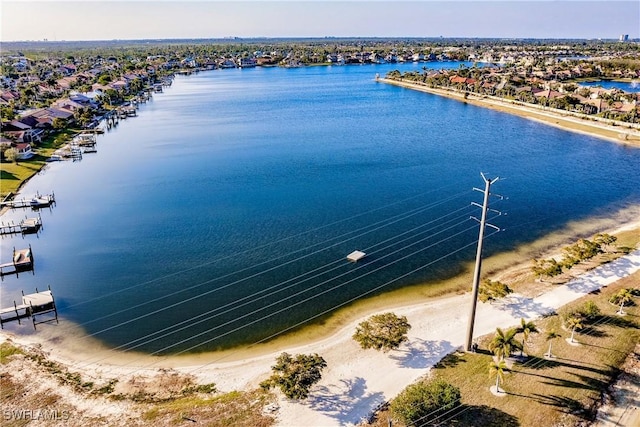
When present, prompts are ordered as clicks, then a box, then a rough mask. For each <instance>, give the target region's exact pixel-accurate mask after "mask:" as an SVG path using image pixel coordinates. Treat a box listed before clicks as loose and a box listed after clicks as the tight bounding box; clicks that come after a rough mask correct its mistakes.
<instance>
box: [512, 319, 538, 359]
mask: <svg viewBox="0 0 640 427" xmlns="http://www.w3.org/2000/svg"><path fill="white" fill-rule="evenodd" d="M517 331H518V333H520V334H522V348H521V349H520V355H522V352H523V351H524V344H525V342H526V341H528V340H529V335H531V334H537V333H538V332H540V331H539V330H538V327H537V326H536V324H535V323H533V322H527V321H525V320H524V319H520V326H518V328H517Z"/></svg>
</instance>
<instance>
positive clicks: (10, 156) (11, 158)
mask: <svg viewBox="0 0 640 427" xmlns="http://www.w3.org/2000/svg"><path fill="white" fill-rule="evenodd" d="M4 158H5V159H6V160H7V161H8V162H16V163H18V150H16V149H15V148H13V147H12V148H7V149H6V150H5V151H4Z"/></svg>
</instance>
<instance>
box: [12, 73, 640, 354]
mask: <svg viewBox="0 0 640 427" xmlns="http://www.w3.org/2000/svg"><path fill="white" fill-rule="evenodd" d="M442 65H443V64H441V63H440V64H429V66H430V67H440V66H442ZM444 65H447V66H450V67H457V66H458V64H456V63H449V64H446V63H445V64H444ZM421 67H422V64H421V65H420V67H418V66H417V65H414V64H402V65H400V64H396V65H384V66H343V67H310V68H296V69H283V68H267V69H264V68H254V69H244V70H219V71H212V72H202V73H199V74H195V75H191V76H178V77H177V78H176V79H175V81H174V84H173V86H172V87H170V88H167V89H166V91H165V92H164V93H162V94H155V95H154V99H153V101H151V102H149V103H147V104H145V105H142V106H141V108H140V111H139V116H138V117H136V118H130V119H127V120H126V121H122V122H121V123H120V124H119V125H118V127H117V128H116V129H115V130H112V131H110V132H108V133H107V134H105V135H103V136H100V137H99V142H98V153H97V154H86V155H85V156H84V158H83V160H82V161H81V162H75V163H73V162H63V163H56V164H51V165H49V166H48V168H47V170H46V171H44V172H43V173H41V174H40V175H38V176H37V177H36V178H34V179H33V180H32V181H30V182H29V183H28V185H27V186H26V188H25V189H24V191H23V193H24V194H25V195H26V196H30V195H32V194H34V193H35V192H36V191H39V192H41V193H46V192H50V191H55V194H56V198H57V200H58V204H57V206H56V207H55V208H54V209H52V210H44V211H42V218H43V223H44V230H43V232H42V233H41V234H40V235H39V236H26V237H25V238H24V240H23V239H22V238H21V237H13V238H4V239H3V240H2V242H1V244H2V246H1V247H2V259H3V260H6V259H8V257H10V251H11V248H12V247H13V246H16V247H18V248H20V247H23V246H26V245H28V244H31V245H32V247H33V250H34V253H35V256H36V269H35V274H34V275H31V274H30V273H26V274H21V275H20V277H19V278H16V277H12V276H7V277H5V278H4V281H3V282H2V283H1V284H0V287H1V288H2V305H3V306H6V305H8V304H10V303H11V301H13V299H16V298H18V297H19V295H20V290H25V291H26V292H31V291H33V289H34V288H35V287H38V288H40V289H42V288H44V287H46V286H47V285H51V287H52V289H53V290H54V294H55V296H56V298H57V301H58V305H59V307H60V312H61V314H62V316H63V322H62V324H61V325H62V326H60V327H61V328H62V327H64V324H65V323H68V322H76V323H78V324H80V325H82V326H83V328H84V329H85V330H86V331H87V333H89V334H93V335H94V336H95V337H97V338H99V339H102V340H104V342H106V343H107V344H109V345H112V346H123V348H135V349H137V350H144V351H147V352H159V353H170V352H173V353H175V352H180V351H204V350H211V349H219V348H227V347H231V346H237V345H244V344H249V343H253V342H257V341H260V340H262V339H265V338H268V337H270V336H272V335H275V334H278V333H281V332H282V331H285V330H288V329H289V328H293V327H295V326H297V325H299V324H301V323H304V322H305V321H306V320H308V319H311V318H315V320H317V321H321V320H322V316H323V315H324V314H326V313H328V312H330V311H331V310H332V309H334V308H335V307H338V306H340V305H344V304H348V303H349V301H351V300H354V299H357V298H359V297H362V296H365V295H375V294H378V293H381V292H384V291H387V290H391V289H396V288H398V287H402V286H407V285H410V284H415V283H418V282H421V281H425V280H438V279H442V278H446V277H450V276H452V275H454V274H456V273H459V272H460V271H461V268H462V267H461V265H462V263H467V262H470V261H472V260H473V259H474V256H475V244H474V242H475V240H476V239H477V232H478V226H477V224H476V223H475V222H474V221H473V220H471V219H469V217H470V216H471V215H475V216H478V215H479V211H478V209H477V208H475V207H473V206H471V205H470V202H472V201H476V202H481V200H482V195H481V194H480V193H479V192H477V191H473V190H472V188H473V187H483V181H482V179H481V177H480V172H485V173H486V174H487V176H488V177H490V178H493V177H495V176H498V175H499V176H500V177H503V178H506V179H503V180H499V181H498V182H496V183H495V184H494V187H493V191H494V192H496V193H499V194H504V195H505V196H508V199H504V200H499V199H497V198H495V199H494V200H493V207H495V208H496V209H499V210H501V211H504V212H507V213H508V215H506V216H504V215H503V216H500V217H497V218H494V219H493V223H495V224H496V225H498V226H500V227H501V228H504V229H505V231H504V232H503V233H498V234H496V235H491V236H490V237H488V238H487V244H486V245H485V253H486V254H487V255H489V254H492V253H497V252H500V251H506V250H510V249H513V248H515V247H517V246H518V245H519V244H522V243H526V242H530V241H532V240H534V239H536V238H539V237H541V236H543V235H545V234H547V233H549V232H552V231H553V230H555V229H559V228H561V227H563V226H565V225H566V224H567V223H568V222H569V221H574V220H580V219H585V218H589V217H592V216H597V215H606V214H608V213H610V212H612V211H615V210H617V209H619V208H620V207H623V206H626V205H629V204H637V203H638V202H640V185H638V183H639V182H640V168H638V167H637V166H638V164H640V150H637V149H632V148H628V147H623V146H620V145H616V144H613V143H610V142H607V141H603V140H599V139H595V138H590V137H586V136H583V135H579V134H574V133H569V132H565V131H562V130H559V129H556V128H553V127H547V126H544V125H541V124H538V123H535V122H532V121H528V120H525V119H522V118H519V117H514V116H511V115H508V114H504V113H500V112H496V111H492V110H488V109H483V108H478V107H474V106H470V105H466V104H463V103H460V102H456V101H453V100H449V99H446V98H441V97H437V96H433V95H428V94H424V93H419V92H415V91H411V90H406V89H402V88H398V87H394V86H390V85H385V84H382V83H376V82H375V81H374V76H375V74H376V73H379V74H380V75H382V76H384V75H385V74H386V72H387V71H390V70H392V69H401V70H402V71H406V70H411V69H418V68H421ZM24 215H30V213H29V212H26V211H14V212H11V213H8V214H6V215H5V216H4V217H3V220H5V221H6V220H9V219H11V218H20V217H24ZM487 233H488V234H491V233H492V229H489V230H488V231H487ZM355 249H360V250H364V251H365V252H367V253H368V254H369V256H367V258H365V260H363V262H359V263H357V264H351V263H348V262H347V261H345V256H346V255H347V254H348V253H350V252H351V251H353V250H355ZM181 322H182V323H181ZM43 327H54V326H43ZM11 328H13V329H16V330H25V331H26V330H27V329H28V326H26V327H25V326H22V327H19V326H17V325H12V326H11ZM21 328H22V329H21Z"/></svg>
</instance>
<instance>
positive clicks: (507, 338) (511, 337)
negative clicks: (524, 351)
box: [489, 328, 521, 360]
mask: <svg viewBox="0 0 640 427" xmlns="http://www.w3.org/2000/svg"><path fill="white" fill-rule="evenodd" d="M517 333H518V329H516V328H511V329H509V330H507V331H506V332H505V331H503V330H502V329H500V328H496V334H495V336H494V337H493V340H492V341H491V343H489V350H491V351H492V352H493V354H495V355H496V357H497V358H498V359H500V360H504V359H505V357H509V356H510V355H511V352H512V351H513V350H517V349H520V348H521V344H520V343H519V342H518V341H517V340H516V338H515V337H516V334H517Z"/></svg>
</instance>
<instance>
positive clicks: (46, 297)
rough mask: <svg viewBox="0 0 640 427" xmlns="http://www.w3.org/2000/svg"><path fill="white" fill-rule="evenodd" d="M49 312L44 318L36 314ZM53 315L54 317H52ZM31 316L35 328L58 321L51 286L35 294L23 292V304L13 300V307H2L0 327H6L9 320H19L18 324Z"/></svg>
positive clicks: (0, 310) (40, 314)
mask: <svg viewBox="0 0 640 427" xmlns="http://www.w3.org/2000/svg"><path fill="white" fill-rule="evenodd" d="M44 314H49V315H50V316H48V317H47V318H45V319H44V320H38V319H37V318H36V316H42V315H44ZM51 315H53V317H51ZM26 318H31V322H32V323H33V329H37V328H36V325H38V324H41V323H49V322H53V321H54V320H55V322H56V323H59V322H58V309H57V308H56V301H55V299H54V298H53V292H51V287H48V290H46V291H41V292H40V291H38V289H37V288H36V292H35V293H34V294H28V295H25V294H24V292H22V304H18V303H16V301H15V300H14V301H13V307H7V308H2V309H0V328H2V329H4V324H5V323H8V322H15V321H17V322H18V324H22V322H21V320H22V319H26Z"/></svg>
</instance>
